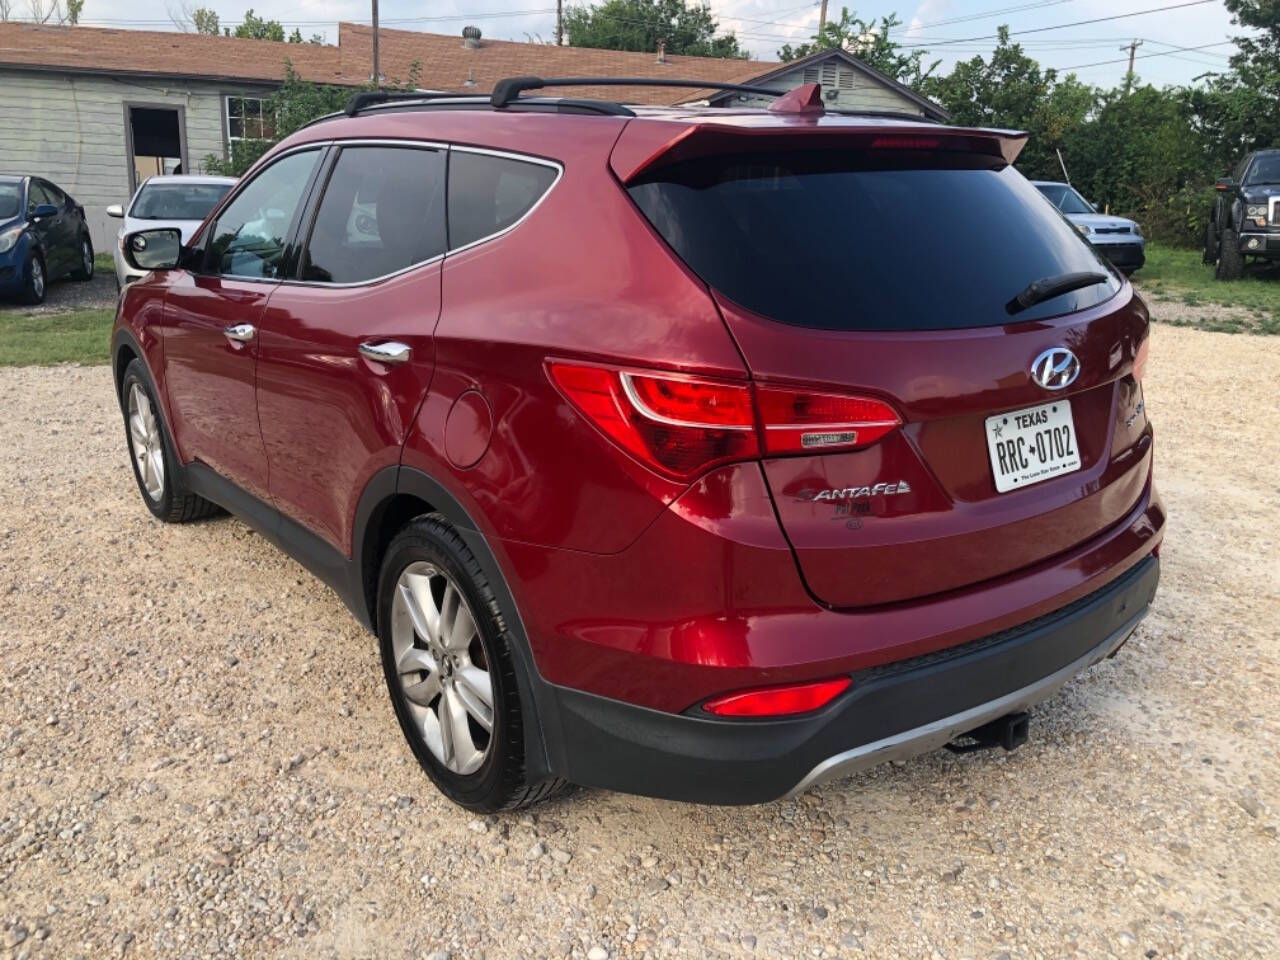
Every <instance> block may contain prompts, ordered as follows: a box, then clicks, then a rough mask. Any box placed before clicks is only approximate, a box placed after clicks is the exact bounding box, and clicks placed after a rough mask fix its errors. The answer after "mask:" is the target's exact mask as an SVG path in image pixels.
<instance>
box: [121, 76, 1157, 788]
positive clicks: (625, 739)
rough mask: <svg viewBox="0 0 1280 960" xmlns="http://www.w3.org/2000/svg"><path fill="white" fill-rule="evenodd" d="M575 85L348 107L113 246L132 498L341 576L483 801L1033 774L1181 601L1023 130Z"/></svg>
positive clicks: (1131, 423) (413, 735) (1133, 422)
mask: <svg viewBox="0 0 1280 960" xmlns="http://www.w3.org/2000/svg"><path fill="white" fill-rule="evenodd" d="M555 82H557V81H539V80H536V79H533V78H520V79H517V80H515V81H506V82H504V83H502V84H500V85H499V86H498V88H497V89H496V90H495V92H494V93H493V95H492V96H488V95H486V96H484V97H457V96H446V97H435V98H431V97H430V96H429V95H421V94H418V95H413V99H405V98H400V97H396V96H394V95H387V94H373V95H368V94H364V95H359V96H357V97H356V98H354V99H353V102H352V104H351V106H350V107H349V108H348V110H347V111H346V113H345V114H344V115H337V116H334V117H331V118H325V119H323V120H321V121H317V122H316V123H314V124H312V125H310V126H308V127H307V128H305V129H303V130H302V131H300V132H299V133H297V134H295V135H294V136H291V137H290V138H288V139H287V140H286V141H285V142H283V143H281V144H280V145H279V146H278V147H276V148H275V149H273V150H272V151H271V152H270V153H268V154H267V155H266V156H265V157H263V159H262V160H261V161H260V162H259V163H258V164H257V165H256V166H255V167H254V168H253V169H252V170H251V171H250V172H249V173H248V174H246V175H245V177H244V178H243V179H242V180H241V181H240V183H239V184H238V185H237V187H236V189H235V190H234V191H233V192H232V193H230V194H229V195H228V196H227V198H226V199H225V200H224V201H223V202H222V203H221V204H220V205H219V206H218V207H217V208H216V209H215V210H214V212H213V213H212V214H211V215H210V218H209V219H208V220H207V221H206V222H205V224H204V226H203V228H202V229H201V230H200V231H199V232H198V233H197V234H195V236H194V237H193V238H192V240H191V242H190V245H189V246H183V245H180V242H179V238H178V237H177V236H176V231H166V230H149V231H143V232H141V233H136V234H132V235H130V236H129V237H128V238H126V245H127V249H128V253H129V256H130V258H131V259H132V260H133V261H134V262H135V263H136V264H137V265H138V266H140V267H142V268H144V269H151V270H154V272H153V273H151V274H150V275H149V276H148V277H147V278H146V279H144V280H142V281H139V282H138V283H136V284H132V285H130V286H129V287H128V288H127V289H126V291H125V293H124V296H123V299H122V301H121V305H120V309H119V315H118V317H117V320H116V325H115V333H114V339H113V342H112V355H113V358H114V369H115V378H116V383H117V386H118V390H119V397H120V403H121V407H122V409H123V411H124V415H125V421H126V432H127V439H128V444H129V449H130V450H131V452H132V459H133V464H134V469H135V472H136V475H137V480H138V486H139V488H140V490H141V492H142V497H143V501H144V502H145V503H146V505H147V506H148V507H149V508H150V510H151V511H152V512H153V513H154V514H155V515H156V516H157V517H159V518H161V519H162V520H165V521H169V522H176V521H184V520H189V519H193V518H196V517H200V516H204V515H205V514H208V513H210V512H212V511H213V510H215V509H216V508H215V506H214V505H215V504H216V505H217V506H218V507H223V508H226V509H228V510H230V511H232V512H234V513H236V514H237V515H239V516H240V517H242V518H244V519H245V520H246V521H248V522H249V523H251V524H253V525H254V526H256V527H257V528H258V529H259V530H260V531H261V532H262V533H263V534H264V535H265V536H267V537H269V538H271V539H272V540H273V541H275V542H276V543H277V544H279V545H280V546H281V547H282V548H283V549H285V550H287V551H288V552H289V553H291V554H293V555H294V556H295V557H297V558H298V559H299V560H301V561H302V562H303V563H304V564H306V565H307V566H308V567H309V568H310V569H312V570H313V571H315V573H316V574H317V575H318V576H320V577H321V578H322V579H323V580H325V581H326V582H327V583H329V584H330V585H331V586H332V587H333V588H334V589H335V590H336V591H337V592H338V593H339V594H340V595H341V597H342V599H343V600H344V601H345V602H346V604H347V605H348V606H349V607H350V608H351V610H352V611H353V612H354V613H355V615H356V617H358V618H359V619H360V620H361V621H362V622H363V623H364V624H366V625H368V626H369V627H370V629H371V630H372V631H373V632H374V633H376V635H377V636H378V639H379V642H380V644H381V652H382V660H383V664H384V667H385V673H386V680H387V686H388V688H389V690H390V694H391V700H392V703H393V705H394V708H395V711H396V714H397V716H398V718H399V720H400V724H401V726H402V728H403V730H404V734H405V736H406V737H407V739H408V741H409V745H410V746H411V747H412V749H413V751H414V753H415V755H416V756H417V758H418V759H419V761H421V763H422V766H423V767H424V768H425V770H426V771H427V773H428V775H429V776H430V777H431V779H432V780H433V781H434V782H435V783H436V785H437V786H438V787H439V788H440V789H441V790H442V791H443V792H444V793H445V794H446V795H448V796H449V797H450V798H452V799H453V800H455V801H457V802H458V803H460V804H462V805H464V806H466V807H469V808H472V809H475V810H497V809H503V808H512V807H516V806H519V805H522V804H525V803H529V802H531V801H534V800H538V799H541V798H543V797H546V796H548V795H549V794H550V793H552V792H553V791H554V790H555V789H556V788H557V787H558V786H559V785H560V784H562V783H565V782H572V783H578V784H586V785H591V786H597V787H605V788H610V789H615V790H624V791H630V792H634V793H642V794H649V795H656V796H662V797H670V798H677V799H681V800H692V801H702V802H712V803H754V802H760V801H768V800H772V799H775V798H778V797H782V796H785V795H788V794H793V793H795V792H797V791H800V790H804V789H806V788H808V787H809V786H811V785H813V784H815V783H817V782H820V781H822V780H825V779H829V778H831V777H834V776H838V775H842V774H846V773H848V772H849V771H852V770H856V769H859V768H861V767H865V766H868V765H870V764H873V763H877V762H879V761H882V760H884V759H887V758H893V757H903V756H907V755H909V754H913V753H918V752H921V751H924V750H929V749H933V748H936V747H940V746H943V745H944V744H947V745H951V746H953V747H957V748H960V749H963V748H966V747H968V748H973V747H980V746H988V745H994V744H997V743H998V744H1003V745H1004V746H1005V747H1006V748H1012V747H1013V746H1016V745H1017V744H1018V743H1019V742H1021V740H1022V739H1023V738H1024V737H1025V734H1026V714H1025V712H1024V711H1025V708H1026V707H1027V706H1028V705H1029V704H1031V703H1033V702H1035V701H1037V700H1040V699H1042V698H1044V697H1046V696H1048V695H1049V694H1050V693H1052V692H1053V691H1054V690H1056V689H1057V688H1058V687H1060V686H1061V685H1062V684H1063V683H1065V682H1066V681H1067V680H1068V679H1069V678H1071V677H1072V676H1073V675H1074V674H1076V673H1078V672H1079V671H1081V670H1083V669H1084V668H1086V667H1088V666H1089V665H1091V664H1092V663H1094V662H1096V661H1098V660H1099V659H1101V658H1103V657H1106V656H1109V655H1111V654H1113V653H1115V652H1116V650H1117V649H1118V648H1119V647H1120V646H1121V645H1122V644H1123V643H1124V641H1125V640H1126V639H1127V638H1128V637H1129V635H1130V634H1131V633H1132V632H1133V630H1134V627H1135V626H1136V625H1137V623H1138V621H1139V620H1140V619H1141V618H1142V616H1143V615H1144V614H1145V612H1146V611H1147V609H1148V606H1149V604H1150V603H1151V600H1152V597H1153V594H1154V592H1155V589H1156V582H1157V579H1158V575H1159V570H1158V560H1157V558H1156V555H1157V552H1158V548H1159V544H1160V540H1161V536H1162V534H1163V530H1164V511H1163V509H1162V507H1161V506H1160V502H1159V500H1158V499H1157V497H1156V494H1155V491H1154V489H1153V486H1152V431H1151V426H1150V425H1149V423H1148V421H1147V417H1146V413H1145V410H1144V405H1143V398H1142V373H1143V366H1144V362H1145V359H1146V355H1147V344H1148V331H1149V325H1148V317H1147V310H1146V308H1145V306H1144V305H1143V303H1142V302H1141V301H1140V300H1139V299H1138V297H1137V296H1136V295H1135V294H1134V291H1133V289H1132V287H1131V286H1130V285H1129V283H1128V282H1127V281H1126V280H1125V278H1124V277H1123V276H1121V275H1120V274H1118V273H1117V272H1116V271H1115V270H1114V269H1113V268H1112V267H1111V266H1109V265H1108V264H1107V263H1106V261H1105V260H1103V259H1102V258H1101V257H1100V256H1099V255H1098V254H1097V253H1096V252H1095V251H1094V250H1093V249H1092V248H1091V247H1090V246H1089V245H1088V244H1087V243H1085V242H1084V241H1083V240H1082V239H1081V238H1080V236H1079V234H1078V233H1077V232H1076V230H1075V229H1074V228H1073V227H1072V226H1071V225H1070V224H1069V223H1067V222H1066V221H1065V220H1064V219H1063V218H1062V217H1061V216H1060V215H1059V214H1058V213H1057V212H1056V211H1055V210H1054V208H1053V206H1052V205H1051V204H1048V203H1046V202H1045V200H1044V198H1043V197H1042V196H1041V195H1040V194H1039V192H1038V191H1037V190H1036V189H1035V187H1033V186H1032V185H1031V184H1030V183H1028V182H1027V181H1026V180H1025V179H1024V178H1023V177H1022V176H1021V174H1019V173H1018V172H1017V171H1016V170H1014V168H1013V167H1012V162H1013V160H1014V158H1015V157H1016V155H1017V153H1018V149H1019V148H1020V146H1021V145H1022V143H1023V139H1024V138H1023V135H1020V134H1011V133H1008V132H998V131H988V130H971V129H958V128H952V127H945V126H938V125H932V124H929V123H925V122H921V121H918V120H912V119H908V118H903V117H896V116H891V115H870V114H864V115H858V116H845V115H841V116H836V115H831V114H824V113H823V111H822V107H821V100H820V98H818V97H817V91H816V88H814V87H806V88H801V89H800V90H799V91H795V92H793V93H791V94H788V95H786V96H784V97H781V98H780V99H779V100H777V101H775V102H774V106H773V107H772V108H770V109H768V110H761V109H704V108H696V107H689V108H685V107H679V108H661V109H656V108H647V107H635V108H629V107H625V106H622V105H619V104H617V103H612V102H607V101H600V100H579V99H569V98H563V97H555V96H547V95H535V96H521V95H520V91H521V90H529V89H533V88H536V87H538V86H543V85H545V86H551V85H552V84H553V83H555ZM579 82H580V81H579ZM614 82H615V83H616V82H617V81H614ZM693 85H694V86H706V84H702V83H697V84H693Z"/></svg>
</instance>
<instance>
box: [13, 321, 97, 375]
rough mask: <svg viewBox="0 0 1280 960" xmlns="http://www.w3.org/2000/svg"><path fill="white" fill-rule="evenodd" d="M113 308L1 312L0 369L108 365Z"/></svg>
mask: <svg viewBox="0 0 1280 960" xmlns="http://www.w3.org/2000/svg"><path fill="white" fill-rule="evenodd" d="M114 320H115V310H114V309H110V308H108V309H89V310H71V311H68V312H66V313H23V312H21V311H15V312H8V311H6V312H5V313H0V367H21V366H36V365H41V366H43V365H47V364H51V363H84V364H98V363H106V362H107V358H108V355H109V353H110V341H111V324H112V322H113V321H114Z"/></svg>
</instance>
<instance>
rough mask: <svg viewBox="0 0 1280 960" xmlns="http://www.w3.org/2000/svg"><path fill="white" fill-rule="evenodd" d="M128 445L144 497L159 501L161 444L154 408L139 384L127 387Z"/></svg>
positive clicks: (162, 489)
mask: <svg viewBox="0 0 1280 960" xmlns="http://www.w3.org/2000/svg"><path fill="white" fill-rule="evenodd" d="M129 444H130V446H131V447H132V448H133V459H134V462H135V463H136V464H137V467H138V476H139V477H141V478H142V487H143V489H144V490H146V492H147V496H148V497H150V498H151V499H152V500H154V501H156V502H159V500H160V497H161V496H163V494H164V443H163V441H162V438H161V436H160V421H159V419H158V418H157V417H156V411H155V407H153V406H152V404H151V398H150V397H149V396H147V393H146V391H145V390H143V389H142V384H140V383H138V382H137V381H136V380H135V381H134V383H133V384H132V385H131V386H130V387H129Z"/></svg>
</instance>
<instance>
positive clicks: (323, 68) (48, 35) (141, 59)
mask: <svg viewBox="0 0 1280 960" xmlns="http://www.w3.org/2000/svg"><path fill="white" fill-rule="evenodd" d="M286 58H288V59H289V60H291V61H293V66H294V69H295V70H297V71H298V73H299V74H300V75H301V76H302V77H303V79H305V80H313V81H316V82H319V83H349V84H355V83H362V82H364V81H366V80H367V79H368V76H369V74H368V71H367V70H366V71H365V72H364V73H363V74H362V75H361V74H357V75H355V78H354V79H353V78H351V77H347V76H346V75H344V74H343V73H342V56H341V53H340V51H339V48H338V47H333V46H325V45H322V44H310V43H276V42H274V41H271V40H246V39H242V38H239V37H213V36H205V35H203V34H198V33H178V32H176V31H158V30H105V29H101V28H99V27H56V26H46V25H35V24H30V23H0V66H13V67H26V68H30V69H43V70H49V69H54V70H59V71H75V72H80V73H110V74H161V75H164V76H169V77H191V78H199V79H202V80H203V79H212V80H241V81H262V82H267V83H279V82H280V81H281V80H282V79H283V78H284V66H283V64H284V61H285V59H286Z"/></svg>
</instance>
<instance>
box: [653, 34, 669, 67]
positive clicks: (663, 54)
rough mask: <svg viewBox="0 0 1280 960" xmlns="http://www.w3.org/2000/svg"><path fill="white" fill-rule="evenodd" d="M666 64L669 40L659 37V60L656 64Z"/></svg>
mask: <svg viewBox="0 0 1280 960" xmlns="http://www.w3.org/2000/svg"><path fill="white" fill-rule="evenodd" d="M666 62H667V38H666V37H659V38H658V59H657V60H655V61H654V63H666Z"/></svg>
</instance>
